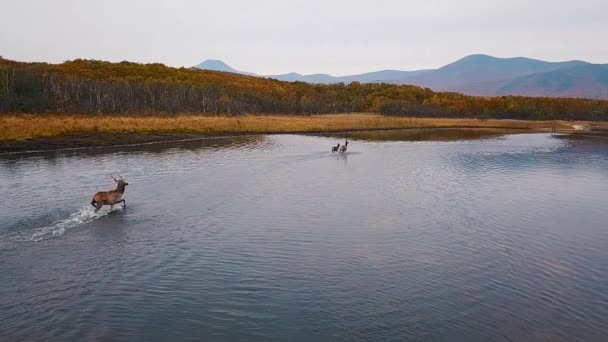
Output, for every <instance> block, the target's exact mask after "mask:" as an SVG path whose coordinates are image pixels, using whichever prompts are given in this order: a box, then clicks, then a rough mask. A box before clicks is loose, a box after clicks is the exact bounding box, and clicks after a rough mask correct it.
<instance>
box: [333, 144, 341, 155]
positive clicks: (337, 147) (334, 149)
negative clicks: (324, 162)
mask: <svg viewBox="0 0 608 342" xmlns="http://www.w3.org/2000/svg"><path fill="white" fill-rule="evenodd" d="M339 150H340V144H338V146H334V147H332V148H331V153H336V152H338V151H339Z"/></svg>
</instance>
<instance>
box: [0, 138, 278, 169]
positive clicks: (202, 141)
mask: <svg viewBox="0 0 608 342" xmlns="http://www.w3.org/2000/svg"><path fill="white" fill-rule="evenodd" d="M269 143H270V142H269V141H268V140H267V139H265V137H264V136H262V135H243V136H227V137H204V138H198V139H188V140H178V141H168V142H153V143H143V144H133V145H121V146H113V147H90V148H75V149H69V148H68V149H63V150H61V149H60V150H54V151H33V152H9V153H0V163H3V164H5V165H6V166H10V165H11V163H18V162H20V161H24V160H27V161H28V162H33V161H35V160H37V159H38V160H40V159H42V160H45V161H46V162H47V163H51V164H52V163H54V162H55V161H56V160H57V159H60V158H65V157H79V158H87V157H94V158H98V157H99V156H103V155H108V154H115V153H121V154H141V153H146V154H161V153H165V152H170V151H180V150H181V151H204V150H222V149H259V148H272V146H270V145H268V144H269Z"/></svg>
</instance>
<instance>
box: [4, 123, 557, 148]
mask: <svg viewBox="0 0 608 342" xmlns="http://www.w3.org/2000/svg"><path fill="white" fill-rule="evenodd" d="M423 129H428V130H442V129H505V127H499V126H495V127H490V126H485V127H479V126H450V127H434V126H428V127H410V128H402V127H396V128H371V129H370V128H359V129H346V130H325V131H321V130H320V131H289V132H272V131H268V132H223V133H213V134H205V133H186V132H154V133H70V134H65V135H60V136H53V137H41V138H34V139H28V140H22V141H20V140H0V154H20V153H42V152H53V151H71V150H84V149H97V148H119V147H131V146H141V145H148V144H163V143H178V142H188V141H199V140H207V139H226V138H231V137H243V136H256V135H290V134H301V135H326V134H327V135H331V134H340V133H356V132H382V131H400V130H423ZM509 129H510V130H514V131H519V132H521V133H549V132H550V131H549V130H547V129H534V128H509Z"/></svg>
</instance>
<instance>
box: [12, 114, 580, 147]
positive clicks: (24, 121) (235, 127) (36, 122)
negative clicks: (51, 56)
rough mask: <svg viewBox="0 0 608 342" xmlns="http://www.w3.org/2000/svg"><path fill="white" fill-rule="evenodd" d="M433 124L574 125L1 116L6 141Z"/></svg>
mask: <svg viewBox="0 0 608 342" xmlns="http://www.w3.org/2000/svg"><path fill="white" fill-rule="evenodd" d="M421 127H426V128H432V127H454V128H458V127H471V128H475V127H493V128H509V129H535V130H544V129H551V128H552V127H556V128H558V129H570V128H571V127H572V126H571V123H566V122H561V121H526V120H477V119H429V118H409V117H407V118H406V117H386V116H381V115H374V114H335V115H315V116H239V117H227V116H199V115H180V116H92V115H28V114H14V115H3V116H0V140H3V141H15V140H27V139H36V138H49V137H58V136H63V135H69V134H92V133H94V134H113V135H115V134H128V133H172V134H176V133H188V134H192V133H196V134H207V135H214V134H239V133H312V132H332V131H334V132H335V131H348V130H364V129H370V130H373V129H396V128H421Z"/></svg>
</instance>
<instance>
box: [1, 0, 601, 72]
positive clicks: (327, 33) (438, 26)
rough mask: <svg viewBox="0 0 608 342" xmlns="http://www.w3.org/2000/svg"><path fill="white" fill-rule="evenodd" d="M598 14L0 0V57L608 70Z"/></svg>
mask: <svg viewBox="0 0 608 342" xmlns="http://www.w3.org/2000/svg"><path fill="white" fill-rule="evenodd" d="M607 14H608V0H578V1H558V0H509V1H506V0H500V1H498V0H458V1H456V0H425V1H419V0H418V1H407V0H401V1H399V0H373V1H372V0H336V1H332V0H258V1H254V0H216V1H206V0H198V1H197V0H147V1H144V0H141V1H139V0H131V1H129V0H95V1H90V0H52V1H51V0H2V1H1V4H0V55H2V56H4V57H5V58H9V59H15V60H20V61H47V62H62V61H64V60H69V59H75V58H91V59H102V60H110V61H122V60H129V61H136V62H146V63H147V62H160V63H165V64H168V65H172V66H192V65H195V64H198V63H200V62H201V61H203V60H205V59H221V60H223V61H225V62H226V63H228V64H230V65H231V66H233V67H234V68H236V69H239V70H245V71H252V72H256V73H260V74H277V73H285V72H290V71H297V72H301V73H313V72H322V73H330V74H334V75H345V74H352V73H360V72H367V71H373V70H381V69H401V70H413V69H422V68H435V67H438V66H441V65H444V64H446V63H449V62H452V61H454V60H456V59H458V58H461V57H463V56H465V55H469V54H473V53H485V54H490V55H495V56H499V57H513V56H526V57H532V58H539V59H545V60H550V61H560V60H570V59H582V60H587V61H590V62H595V63H608V44H606V34H607V33H608V19H606V15H607Z"/></svg>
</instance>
